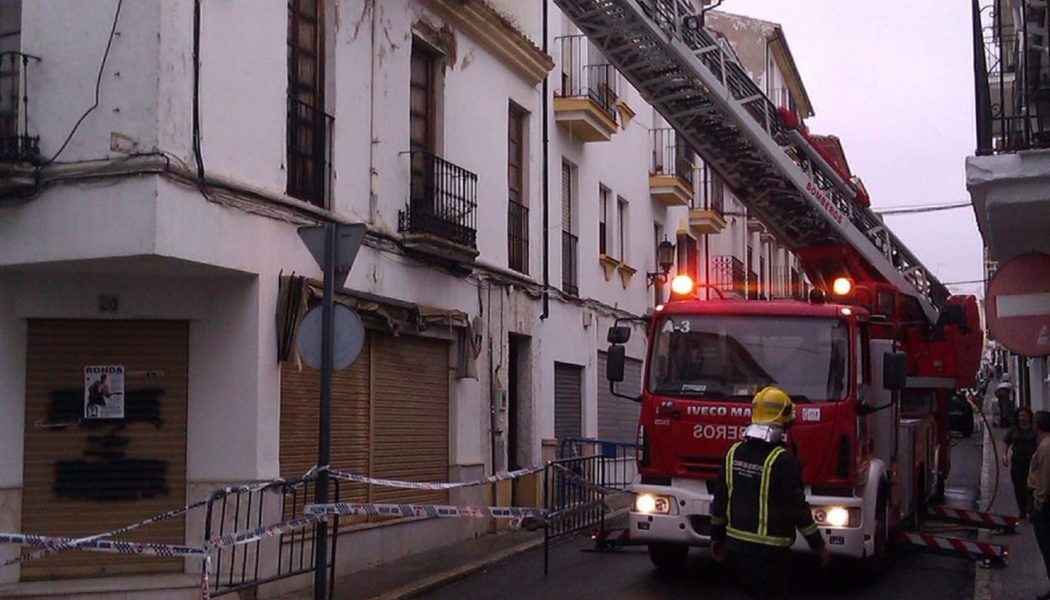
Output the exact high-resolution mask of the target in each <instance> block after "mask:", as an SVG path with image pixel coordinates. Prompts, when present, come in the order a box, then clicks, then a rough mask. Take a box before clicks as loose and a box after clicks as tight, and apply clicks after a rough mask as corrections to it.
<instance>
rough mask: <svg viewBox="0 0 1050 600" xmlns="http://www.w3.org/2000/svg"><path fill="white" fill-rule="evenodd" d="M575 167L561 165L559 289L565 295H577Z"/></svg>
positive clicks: (568, 164) (565, 164)
mask: <svg viewBox="0 0 1050 600" xmlns="http://www.w3.org/2000/svg"><path fill="white" fill-rule="evenodd" d="M575 177H576V167H575V166H573V164H572V163H570V162H568V161H562V163H561V284H562V285H561V289H562V291H564V292H565V293H566V294H569V295H572V296H576V295H579V293H580V289H579V275H578V260H577V256H578V255H577V246H578V243H579V239H578V238H577V237H576V233H575V231H576V229H575V219H574V218H573V217H574V213H575V211H576V206H575V198H574V192H575V190H576V182H575Z"/></svg>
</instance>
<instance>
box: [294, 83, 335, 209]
mask: <svg viewBox="0 0 1050 600" xmlns="http://www.w3.org/2000/svg"><path fill="white" fill-rule="evenodd" d="M334 121H335V119H334V118H333V117H332V116H331V115H328V114H325V112H324V111H323V110H319V109H318V108H316V107H313V106H311V105H309V104H306V103H304V102H300V101H299V100H297V99H296V98H293V97H291V96H289V97H288V195H289V196H292V197H293V198H298V199H300V200H305V201H307V202H309V203H310V204H313V205H315V206H319V207H321V208H326V207H327V206H328V196H329V182H330V181H331V156H332V124H333V123H334Z"/></svg>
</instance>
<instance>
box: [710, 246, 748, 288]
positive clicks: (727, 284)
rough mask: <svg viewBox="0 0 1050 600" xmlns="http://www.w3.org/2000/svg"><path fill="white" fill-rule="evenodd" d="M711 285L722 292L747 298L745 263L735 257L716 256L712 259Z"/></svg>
mask: <svg viewBox="0 0 1050 600" xmlns="http://www.w3.org/2000/svg"><path fill="white" fill-rule="evenodd" d="M711 285H713V286H715V287H716V288H718V289H720V290H725V291H727V292H733V293H736V294H739V295H740V296H741V297H745V296H746V293H747V289H746V288H747V281H746V279H745V277H744V262H743V261H742V260H740V259H739V258H737V257H735V256H716V257H714V258H712V259H711Z"/></svg>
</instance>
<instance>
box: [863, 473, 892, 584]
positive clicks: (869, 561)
mask: <svg viewBox="0 0 1050 600" xmlns="http://www.w3.org/2000/svg"><path fill="white" fill-rule="evenodd" d="M877 502H878V503H877V504H876V506H875V531H874V534H873V535H874V540H875V549H874V551H873V552H872V554H871V556H868V557H865V558H863V559H861V564H860V568H861V572H862V575H863V576H864V578H865V579H867V580H868V581H874V580H875V579H878V577H879V576H880V575H882V572H883V571H884V570H885V569H886V560H887V558H888V556H889V553H888V549H889V544H890V494H889V489H888V488H887V487H886V484H882V485H880V486H879V494H878V501H877Z"/></svg>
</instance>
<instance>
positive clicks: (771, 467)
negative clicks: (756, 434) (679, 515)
mask: <svg viewBox="0 0 1050 600" xmlns="http://www.w3.org/2000/svg"><path fill="white" fill-rule="evenodd" d="M795 528H798V530H799V531H800V532H801V533H802V535H803V536H805V538H806V542H808V543H809V547H810V548H812V549H813V550H819V549H820V548H822V547H823V546H824V538H822V537H821V536H820V532H819V531H818V530H817V526H816V524H815V523H814V522H813V514H812V513H811V512H810V508H809V503H808V502H806V491H805V486H804V485H803V483H802V465H801V464H800V463H799V462H798V459H797V458H795V455H794V454H792V453H791V452H788V451H787V449H785V448H784V446H783V445H781V444H772V443H769V442H765V441H763V440H758V439H755V438H747V439H745V440H744V441H742V442H737V443H736V444H734V445H733V447H732V448H730V449H729V452H728V453H727V454H726V459H725V463H724V464H723V465H722V470H721V472H720V473H719V475H718V481H716V482H715V497H714V501H713V502H712V504H711V537H712V539H713V540H714V541H716V542H724V541H725V539H726V537H727V536H728V537H730V538H732V539H734V540H738V541H741V542H750V543H753V544H763V545H766V546H779V547H788V546H791V544H793V543H794V542H795Z"/></svg>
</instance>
